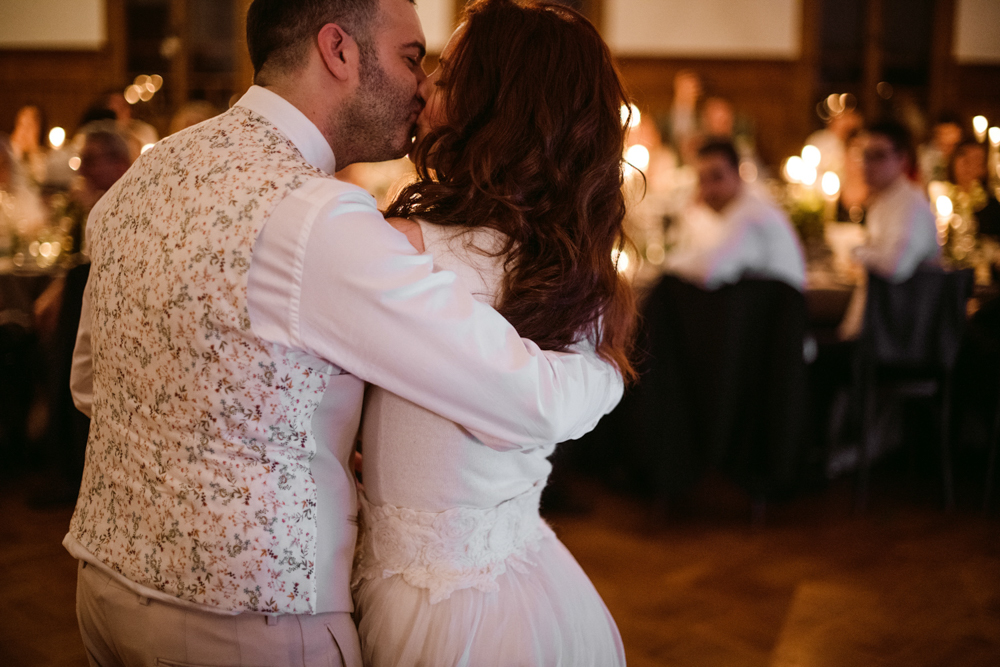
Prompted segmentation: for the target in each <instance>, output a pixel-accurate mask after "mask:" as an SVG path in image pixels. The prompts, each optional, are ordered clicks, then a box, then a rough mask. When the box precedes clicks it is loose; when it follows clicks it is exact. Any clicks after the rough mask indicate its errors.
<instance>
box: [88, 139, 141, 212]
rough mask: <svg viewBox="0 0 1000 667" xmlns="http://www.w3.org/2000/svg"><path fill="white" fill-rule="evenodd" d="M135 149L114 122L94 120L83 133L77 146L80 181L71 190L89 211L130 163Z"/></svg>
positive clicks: (126, 169)
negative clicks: (80, 142)
mask: <svg viewBox="0 0 1000 667" xmlns="http://www.w3.org/2000/svg"><path fill="white" fill-rule="evenodd" d="M133 159H134V151H132V150H131V149H130V147H129V138H128V137H126V136H125V135H123V134H122V133H121V132H119V131H118V130H116V129H115V126H114V125H113V124H109V125H108V126H104V125H103V124H99V123H94V124H93V125H92V126H90V127H89V128H87V129H86V130H85V133H84V140H83V147H82V148H81V149H80V176H82V177H83V179H82V181H83V182H82V184H80V185H79V186H78V187H77V188H76V189H75V190H74V193H73V194H74V198H75V199H76V200H77V201H79V202H80V203H81V204H83V206H84V208H86V209H87V210H88V211H89V210H90V209H91V208H93V206H94V204H96V203H97V200H98V199H100V198H101V197H103V196H104V193H105V192H107V191H108V189H109V188H110V187H111V186H112V185H114V184H115V181H117V180H118V179H119V178H121V177H122V176H123V175H124V174H125V172H126V171H128V168H129V167H130V166H132V161H133Z"/></svg>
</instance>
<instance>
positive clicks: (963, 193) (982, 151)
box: [948, 139, 1000, 237]
mask: <svg viewBox="0 0 1000 667" xmlns="http://www.w3.org/2000/svg"><path fill="white" fill-rule="evenodd" d="M948 180H949V181H951V182H952V183H953V184H954V185H955V188H954V191H953V193H952V199H953V200H954V202H955V213H958V214H959V215H961V216H962V217H963V218H970V219H972V220H974V221H975V227H974V229H977V230H978V231H979V233H980V234H987V235H989V236H993V237H1000V203H998V202H997V200H996V199H995V198H994V197H993V195H992V194H991V193H990V191H989V189H988V188H987V187H986V186H985V185H984V183H985V181H986V144H981V143H979V142H977V141H975V140H974V139H966V140H964V141H962V142H961V143H960V144H959V145H958V146H957V147H956V148H955V152H954V153H953V154H952V157H951V164H950V165H948Z"/></svg>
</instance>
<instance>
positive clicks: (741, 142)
mask: <svg viewBox="0 0 1000 667" xmlns="http://www.w3.org/2000/svg"><path fill="white" fill-rule="evenodd" d="M700 118H701V122H700V125H699V138H698V145H699V146H700V145H701V144H703V143H705V142H706V141H714V140H726V141H730V142H732V144H733V146H734V147H735V148H736V153H737V154H738V155H739V156H740V161H741V162H743V161H750V162H752V163H754V165H757V166H758V168H759V162H760V161H759V160H758V159H757V147H756V143H755V141H754V136H753V124H752V123H751V122H750V120H749V119H747V117H746V116H743V115H737V113H736V109H735V108H734V107H733V103H732V102H730V101H729V100H727V99H726V98H725V97H719V96H718V95H713V96H711V97H707V98H705V103H704V104H703V105H702V109H701V115H700Z"/></svg>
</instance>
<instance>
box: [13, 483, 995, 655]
mask: <svg viewBox="0 0 1000 667" xmlns="http://www.w3.org/2000/svg"><path fill="white" fill-rule="evenodd" d="M28 489H29V485H28V484H27V483H24V482H14V483H8V484H7V485H6V486H5V487H4V488H3V489H2V490H0V610H2V612H0V614H2V618H3V622H2V623H0V665H2V666H5V667H18V666H21V665H24V666H31V667H75V666H78V665H80V666H82V665H86V664H87V663H86V659H85V657H84V655H83V649H82V645H81V643H80V639H79V635H78V632H77V627H76V620H75V612H74V590H75V578H76V565H75V562H74V561H73V560H72V559H71V558H70V557H69V555H68V554H66V552H65V551H64V550H63V548H62V547H61V546H60V541H61V540H62V537H63V535H64V533H65V531H66V527H67V525H68V522H69V516H70V513H71V509H70V508H69V507H65V506H64V507H60V508H57V509H49V510H39V509H32V508H30V507H29V505H28V503H27V500H26V498H27V496H28V495H29V490H28ZM584 490H585V493H586V496H587V498H588V502H589V503H590V504H592V505H593V509H592V511H590V512H588V513H586V514H582V515H569V514H563V515H560V514H554V515H550V516H549V520H550V522H551V523H552V524H553V526H554V528H555V529H556V531H557V532H558V533H559V535H560V537H561V538H562V539H563V540H564V542H565V543H566V545H567V546H568V547H569V549H570V551H572V552H573V554H575V555H576V557H577V559H578V560H579V561H580V563H581V565H582V566H583V568H584V569H585V570H586V571H587V572H588V574H589V575H590V576H591V577H592V578H593V581H594V583H595V585H596V586H597V588H598V590H599V591H600V592H601V594H602V596H603V597H604V600H605V602H606V603H607V605H608V608H609V609H610V610H611V612H612V614H613V615H614V617H615V618H616V620H617V622H618V624H619V627H620V629H621V633H622V637H623V638H624V641H625V646H626V651H627V656H628V660H629V664H630V665H632V666H633V667H647V666H653V665H666V666H671V667H702V666H705V667H708V666H712V667H715V666H720V665H722V666H728V665H738V666H741V667H742V666H748V667H755V666H759V667H853V666H855V665H857V666H876V667H890V666H892V667H895V666H899V667H904V666H905V667H921V666H927V667H931V666H949V665H956V666H962V667H976V666H983V667H987V666H990V667H996V666H997V665H1000V519H998V518H996V517H994V518H992V519H987V518H986V517H984V516H983V515H982V514H981V513H980V512H978V511H977V510H976V509H974V505H973V503H972V502H971V501H969V502H966V503H963V505H962V506H960V509H959V511H958V512H956V513H954V514H952V515H946V514H944V513H943V512H941V511H940V510H939V509H938V508H937V507H936V506H935V505H934V504H933V499H927V498H925V499H922V500H921V499H915V498H914V496H913V494H912V493H910V492H908V491H906V490H900V489H896V490H892V489H890V490H883V491H882V492H881V493H880V494H879V493H877V494H876V495H875V496H874V497H873V500H872V508H871V511H870V512H869V513H868V515H866V516H864V517H861V518H855V517H852V516H851V514H850V511H849V509H850V502H849V500H850V493H849V491H850V489H849V484H847V483H844V484H840V485H834V486H832V487H831V488H829V489H827V490H826V491H824V492H822V493H817V494H814V495H813V496H809V497H805V498H801V499H798V500H796V501H793V502H790V503H785V504H783V505H781V506H776V507H771V508H769V510H768V519H767V523H766V525H765V526H763V527H759V528H754V527H751V526H750V524H749V521H748V520H747V519H746V516H747V515H746V514H745V513H744V512H743V510H742V509H741V508H739V507H738V503H737V504H736V505H733V504H730V505H729V506H725V505H723V506H722V507H716V508H714V509H709V510H706V511H700V512H696V513H695V514H694V515H693V516H688V517H686V518H684V519H682V520H666V519H664V518H662V516H661V517H660V518H657V517H656V516H655V515H654V513H653V512H651V511H650V510H649V508H648V506H647V505H644V504H643V503H640V502H638V501H634V500H630V499H627V498H623V497H620V496H618V495H615V494H612V493H610V492H608V491H606V490H603V489H602V488H599V487H589V486H587V487H586V488H585V489H584ZM918 495H919V494H918Z"/></svg>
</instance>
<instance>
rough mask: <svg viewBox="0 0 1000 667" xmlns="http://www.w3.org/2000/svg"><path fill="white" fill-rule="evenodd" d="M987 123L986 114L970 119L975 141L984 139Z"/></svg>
mask: <svg viewBox="0 0 1000 667" xmlns="http://www.w3.org/2000/svg"><path fill="white" fill-rule="evenodd" d="M989 124H990V123H989V121H988V120H986V116H976V117H975V118H973V119H972V130H973V132H975V133H976V141H978V142H980V143H982V142H983V141H986V128H987V127H988V126H989Z"/></svg>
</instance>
